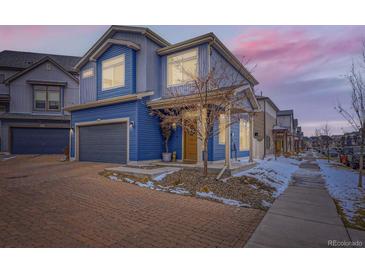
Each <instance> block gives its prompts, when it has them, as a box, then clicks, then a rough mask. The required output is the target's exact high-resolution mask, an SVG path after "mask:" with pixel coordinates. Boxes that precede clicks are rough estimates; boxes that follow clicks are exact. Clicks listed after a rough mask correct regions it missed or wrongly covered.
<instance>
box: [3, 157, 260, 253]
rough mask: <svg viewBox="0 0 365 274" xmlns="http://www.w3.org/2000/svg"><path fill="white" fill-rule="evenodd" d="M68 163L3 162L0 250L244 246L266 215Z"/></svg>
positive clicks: (94, 166)
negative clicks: (151, 187) (113, 177)
mask: <svg viewBox="0 0 365 274" xmlns="http://www.w3.org/2000/svg"><path fill="white" fill-rule="evenodd" d="M61 157H62V156H57V155H56V156H54V155H52V156H30V155H29V156H28V155H27V156H17V157H15V158H11V159H8V160H6V161H2V160H0V247H243V246H244V244H245V243H246V241H247V240H248V238H249V237H250V236H251V234H252V233H253V231H254V230H255V228H256V226H257V225H258V223H259V222H260V220H261V219H262V217H263V215H264V212H263V211H260V210H256V209H246V208H237V207H232V206H227V205H223V204H220V203H216V202H211V201H207V200H202V199H197V198H193V197H185V196H180V195H174V194H169V193H161V192H158V191H153V190H149V189H144V188H140V187H138V186H135V185H131V184H124V183H114V182H112V181H110V180H108V179H106V178H104V177H102V176H100V175H98V172H100V171H102V170H103V169H104V168H105V167H106V166H108V167H110V166H112V165H110V164H108V165H107V164H99V163H86V162H61V161H60V159H61Z"/></svg>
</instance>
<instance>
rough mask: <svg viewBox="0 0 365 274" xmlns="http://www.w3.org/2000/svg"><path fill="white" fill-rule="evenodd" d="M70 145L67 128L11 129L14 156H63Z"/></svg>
mask: <svg viewBox="0 0 365 274" xmlns="http://www.w3.org/2000/svg"><path fill="white" fill-rule="evenodd" d="M68 143H69V130H68V129H67V128H17V127H14V128H11V153H13V154H63V153H64V150H65V148H66V147H67V146H68Z"/></svg>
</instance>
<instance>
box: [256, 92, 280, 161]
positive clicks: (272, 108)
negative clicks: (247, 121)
mask: <svg viewBox="0 0 365 274" xmlns="http://www.w3.org/2000/svg"><path fill="white" fill-rule="evenodd" d="M256 99H257V101H258V103H259V106H260V111H259V112H257V113H255V115H254V138H253V140H254V158H258V159H263V158H265V157H266V156H267V155H271V154H274V136H273V129H274V127H275V126H276V120H277V112H278V111H279V108H278V107H277V106H276V105H275V103H274V102H273V101H272V100H271V99H270V98H269V97H267V96H258V95H257V96H256Z"/></svg>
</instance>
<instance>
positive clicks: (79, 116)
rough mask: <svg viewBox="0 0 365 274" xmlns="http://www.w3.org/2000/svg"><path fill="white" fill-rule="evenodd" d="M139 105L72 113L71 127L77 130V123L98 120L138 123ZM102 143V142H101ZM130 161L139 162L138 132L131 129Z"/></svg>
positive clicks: (128, 104)
mask: <svg viewBox="0 0 365 274" xmlns="http://www.w3.org/2000/svg"><path fill="white" fill-rule="evenodd" d="M136 114H137V104H136V102H128V103H121V104H115V105H109V106H103V107H96V108H90V109H84V110H78V111H74V112H72V117H71V127H72V128H73V129H74V130H75V123H79V122H91V121H96V120H97V119H101V120H107V119H117V118H127V117H128V118H129V119H130V121H134V123H135V124H136V121H137V115H136ZM74 139H75V134H73V136H72V144H71V157H75V152H74V147H75V140H74ZM100 142H102V140H100ZM129 160H131V161H137V131H136V125H135V127H134V128H130V127H129Z"/></svg>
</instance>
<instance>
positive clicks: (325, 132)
mask: <svg viewBox="0 0 365 274" xmlns="http://www.w3.org/2000/svg"><path fill="white" fill-rule="evenodd" d="M330 135H331V128H330V127H329V125H328V124H327V123H326V124H325V125H324V126H323V127H322V136H323V137H324V140H323V143H324V145H325V148H326V151H327V161H328V162H330V139H331V137H330Z"/></svg>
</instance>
